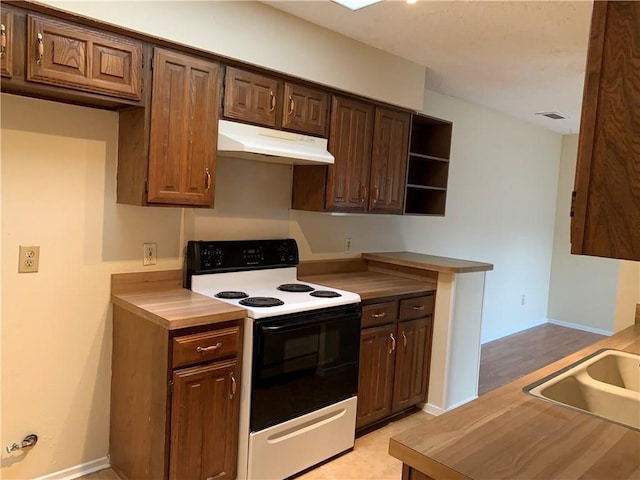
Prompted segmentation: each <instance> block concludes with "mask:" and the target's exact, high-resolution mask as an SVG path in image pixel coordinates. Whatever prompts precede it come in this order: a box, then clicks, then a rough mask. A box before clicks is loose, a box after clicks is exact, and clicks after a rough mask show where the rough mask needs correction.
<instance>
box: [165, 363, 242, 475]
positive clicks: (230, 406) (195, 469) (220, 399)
mask: <svg viewBox="0 0 640 480" xmlns="http://www.w3.org/2000/svg"><path fill="white" fill-rule="evenodd" d="M236 369H237V360H235V359H234V360H230V361H226V362H217V363H212V364H207V365H202V366H198V367H192V368H187V369H183V370H177V371H175V372H174V373H173V397H172V402H171V459H170V461H169V465H170V468H169V478H170V479H171V480H184V479H205V478H207V479H219V480H223V479H234V478H235V476H236V461H237V443H238V421H239V411H240V410H239V406H240V403H239V400H240V390H239V388H238V385H237V380H236V378H239V377H238V375H237V371H236Z"/></svg>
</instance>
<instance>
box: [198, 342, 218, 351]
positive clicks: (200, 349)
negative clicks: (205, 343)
mask: <svg viewBox="0 0 640 480" xmlns="http://www.w3.org/2000/svg"><path fill="white" fill-rule="evenodd" d="M219 348H222V343H220V342H218V343H216V344H215V345H211V346H209V347H196V352H198V353H206V352H211V351H215V350H218V349H219Z"/></svg>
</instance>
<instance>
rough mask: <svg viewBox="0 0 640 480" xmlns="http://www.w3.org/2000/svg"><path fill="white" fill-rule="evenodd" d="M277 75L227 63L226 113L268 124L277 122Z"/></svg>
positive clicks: (278, 84) (272, 125) (273, 124)
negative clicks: (260, 72)
mask: <svg viewBox="0 0 640 480" xmlns="http://www.w3.org/2000/svg"><path fill="white" fill-rule="evenodd" d="M279 88H280V81H279V80H277V79H276V78H272V77H267V76H265V75H259V74H257V73H252V72H247V71H245V70H240V69H238V68H233V67H227V71H226V74H225V81H224V116H225V117H228V118H233V119H237V120H244V121H246V122H250V123H257V124H259V125H264V126H266V127H274V126H275V125H276V122H277V115H276V112H277V109H279V108H282V107H281V105H278V103H277V98H278V91H279Z"/></svg>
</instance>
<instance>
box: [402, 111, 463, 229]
mask: <svg viewBox="0 0 640 480" xmlns="http://www.w3.org/2000/svg"><path fill="white" fill-rule="evenodd" d="M452 131H453V124H452V123H451V122H448V121H446V120H440V119H438V118H434V117H429V116H427V115H421V114H413V116H412V119H411V139H410V150H409V158H408V163H407V186H406V189H407V190H406V195H405V206H404V213H405V214H408V215H411V214H413V215H441V216H443V215H444V212H445V206H446V199H447V183H448V179H449V155H450V152H451V134H452Z"/></svg>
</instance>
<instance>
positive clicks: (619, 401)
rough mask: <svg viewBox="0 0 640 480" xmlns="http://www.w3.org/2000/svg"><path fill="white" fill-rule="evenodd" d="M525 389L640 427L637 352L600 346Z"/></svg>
mask: <svg viewBox="0 0 640 480" xmlns="http://www.w3.org/2000/svg"><path fill="white" fill-rule="evenodd" d="M524 391H525V392H527V393H529V394H531V395H533V396H535V397H539V398H542V399H545V400H548V401H550V402H553V403H557V404H560V405H564V406H567V407H570V408H574V409H578V410H581V411H583V412H586V413H590V414H592V415H596V416H598V417H601V418H605V419H607V420H611V421H613V422H616V423H620V424H622V425H625V426H627V427H630V428H633V429H636V430H640V355H638V354H633V353H628V352H622V351H619V350H611V349H606V350H600V351H598V352H595V353H594V354H593V355H590V356H588V357H585V358H583V359H582V360H580V361H578V362H576V363H573V364H572V365H569V366H568V367H566V368H563V369H562V370H559V371H558V372H555V373H553V374H551V375H549V376H547V377H545V378H543V379H541V380H539V381H537V382H535V383H533V384H531V385H527V386H526V387H525V388H524Z"/></svg>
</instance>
